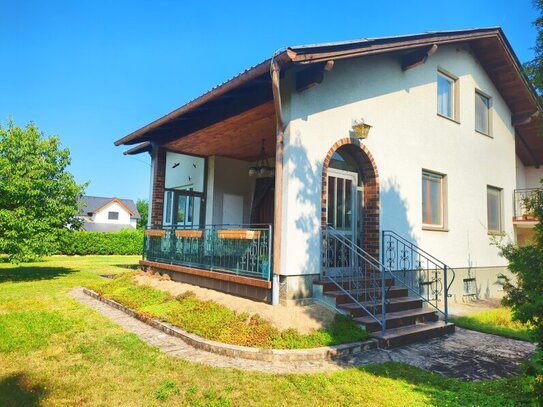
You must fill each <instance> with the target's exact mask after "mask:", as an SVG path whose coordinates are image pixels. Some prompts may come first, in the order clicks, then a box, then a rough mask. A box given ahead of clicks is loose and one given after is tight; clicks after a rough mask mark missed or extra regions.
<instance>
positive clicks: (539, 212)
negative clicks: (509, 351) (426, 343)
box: [501, 188, 543, 405]
mask: <svg viewBox="0 0 543 407" xmlns="http://www.w3.org/2000/svg"><path fill="white" fill-rule="evenodd" d="M523 204H524V206H525V208H526V211H527V212H529V213H532V214H534V215H535V216H537V218H538V219H539V221H538V223H537V224H536V225H535V237H534V240H533V241H532V242H529V243H528V244H526V245H524V246H518V245H514V244H509V245H507V246H504V247H502V248H501V251H502V254H503V255H504V257H505V258H506V259H507V260H508V261H509V270H510V271H511V273H512V274H513V275H514V276H515V277H516V282H514V283H513V282H512V281H511V280H510V279H508V278H506V277H505V276H501V277H502V278H503V279H504V281H505V283H503V288H504V291H505V296H504V298H503V299H502V304H503V305H506V306H509V307H511V309H512V313H513V319H514V320H517V321H521V322H523V323H527V324H529V325H530V326H531V327H532V329H531V331H532V335H533V337H534V339H535V341H536V343H537V346H538V352H537V353H536V355H535V357H534V358H533V360H532V365H531V367H530V373H532V374H533V375H534V376H535V377H536V379H535V388H536V393H537V397H538V401H539V403H540V405H543V223H541V220H543V188H540V189H538V190H536V191H535V192H534V193H533V194H531V195H530V196H529V197H528V198H527V199H525V200H524V202H523Z"/></svg>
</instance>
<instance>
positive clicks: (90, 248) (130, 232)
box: [58, 229, 143, 256]
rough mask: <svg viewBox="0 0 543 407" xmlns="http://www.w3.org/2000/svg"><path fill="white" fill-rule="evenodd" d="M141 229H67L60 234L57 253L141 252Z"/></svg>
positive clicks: (82, 254)
mask: <svg viewBox="0 0 543 407" xmlns="http://www.w3.org/2000/svg"><path fill="white" fill-rule="evenodd" d="M142 251H143V230H141V229H124V230H121V231H120V232H107V233H106V232H86V231H77V232H76V231H67V232H66V234H64V236H62V238H61V241H60V244H59V251H58V254H66V255H81V256H84V255H90V254H102V255H111V254H117V255H122V254H141V253H142Z"/></svg>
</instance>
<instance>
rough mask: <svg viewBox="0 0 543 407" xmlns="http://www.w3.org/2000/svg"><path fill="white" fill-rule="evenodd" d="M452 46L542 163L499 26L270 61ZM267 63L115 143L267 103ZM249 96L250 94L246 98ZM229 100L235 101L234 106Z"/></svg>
mask: <svg viewBox="0 0 543 407" xmlns="http://www.w3.org/2000/svg"><path fill="white" fill-rule="evenodd" d="M454 43H469V45H470V47H471V49H472V50H473V52H474V54H475V56H476V57H477V58H478V60H479V61H480V62H481V64H482V66H483V67H484V68H485V70H486V71H487V73H488V75H489V77H490V78H491V79H492V80H493V82H494V84H495V86H496V88H497V89H498V90H499V92H500V93H501V95H502V97H503V98H504V100H505V102H506V103H507V105H508V106H509V109H510V110H511V112H512V113H513V124H514V125H515V128H516V131H517V137H516V138H517V154H518V155H519V157H520V158H521V159H522V161H523V162H524V164H526V165H539V164H540V163H542V162H543V139H542V138H541V137H539V129H540V127H541V126H540V124H539V120H534V119H535V117H536V116H537V115H539V114H540V112H541V107H540V106H539V105H538V102H537V96H536V94H535V92H534V90H533V88H532V86H531V85H530V83H529V82H528V81H527V79H526V77H525V75H524V74H523V71H522V67H521V64H520V62H519V61H518V59H517V57H516V55H515V53H514V51H513V49H512V47H511V45H510V44H509V42H508V41H507V38H506V37H505V35H504V33H503V31H502V30H501V28H499V27H490V28H477V29H470V30H457V31H441V32H428V33H422V34H414V35H404V36H395V37H380V38H371V39H361V40H355V41H344V42H333V43H323V44H315V45H304V46H294V47H288V48H287V49H286V50H284V51H282V52H280V53H278V54H277V55H275V56H274V58H275V59H276V60H277V61H278V62H279V63H280V64H281V65H283V66H284V67H286V66H293V65H306V64H314V63H319V62H325V61H330V60H339V59H346V58H355V57H363V56H367V55H376V54H382V53H387V52H401V53H405V54H407V53H410V52H412V51H414V50H417V49H421V48H423V47H428V46H434V45H436V46H440V45H446V44H454ZM271 62H272V59H271V58H270V59H267V60H265V61H264V62H261V63H260V64H258V65H255V66H253V67H251V68H249V69H247V70H245V71H244V72H242V73H241V74H239V75H237V76H235V77H233V78H232V79H230V80H228V81H226V82H224V83H222V84H220V85H218V86H216V87H214V88H213V89H211V90H210V91H208V92H206V93H204V94H203V95H202V96H200V97H198V98H196V99H194V100H192V101H190V102H188V103H186V104H185V105H183V106H181V107H180V108H178V109H176V110H174V111H172V112H171V113H169V114H167V115H165V116H163V117H161V118H159V119H157V120H155V121H154V122H152V123H150V124H148V125H146V126H144V127H142V128H141V129H139V130H137V131H135V132H133V133H131V134H129V135H127V136H125V137H123V138H121V139H119V140H117V141H116V142H115V145H122V144H137V143H142V142H151V143H157V144H162V143H163V141H164V140H170V141H171V140H172V138H176V137H177V138H179V137H183V136H185V135H187V134H190V133H192V132H194V131H196V130H199V129H201V128H204V127H207V126H209V125H211V124H214V123H217V122H219V121H222V120H224V119H225V118H226V117H228V115H229V114H230V116H232V115H234V114H239V113H240V112H241V111H243V109H244V108H245V110H246V108H250V107H251V106H253V107H254V106H256V105H258V104H261V103H265V102H267V101H269V100H271V99H272V97H273V96H272V92H271V81H270V78H269V68H270V64H271ZM248 94H249V95H251V97H250V98H249V97H248V96H247V95H248ZM233 100H236V101H237V103H233V102H232V101H233ZM236 105H239V108H238V110H236V109H235V108H236ZM225 107H226V108H225ZM215 112H218V113H215ZM148 149H149V145H145V146H138V147H136V148H133V149H131V150H129V152H128V153H129V154H131V153H132V154H133V153H138V152H142V151H148Z"/></svg>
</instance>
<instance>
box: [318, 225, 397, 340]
mask: <svg viewBox="0 0 543 407" xmlns="http://www.w3.org/2000/svg"><path fill="white" fill-rule="evenodd" d="M325 243H326V248H325V250H324V251H323V254H324V270H323V271H325V274H324V278H325V279H327V280H329V281H331V282H332V283H334V285H335V286H336V287H337V288H338V289H339V290H340V291H341V292H343V293H344V294H345V295H347V296H348V297H349V298H350V299H351V300H352V301H353V302H354V303H355V304H357V305H358V306H359V307H361V308H362V309H363V310H364V311H365V312H366V314H367V315H368V316H370V317H371V318H372V319H373V320H375V321H376V322H377V323H378V324H379V326H380V327H381V330H382V332H383V334H384V332H385V330H386V294H385V292H386V290H387V287H386V279H385V278H384V277H383V276H384V267H383V266H382V264H381V263H380V262H379V260H377V259H375V258H374V257H372V256H371V255H370V254H369V253H367V252H365V251H364V250H363V249H362V248H360V247H359V246H357V245H356V244H355V243H354V242H353V241H352V240H351V239H349V238H348V237H347V236H345V235H344V234H341V233H340V232H338V231H337V230H335V229H334V228H332V227H331V226H328V227H327V228H326V231H325Z"/></svg>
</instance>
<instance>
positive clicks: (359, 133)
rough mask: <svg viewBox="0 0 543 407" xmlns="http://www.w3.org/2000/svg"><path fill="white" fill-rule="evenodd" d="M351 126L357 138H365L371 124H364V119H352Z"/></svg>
mask: <svg viewBox="0 0 543 407" xmlns="http://www.w3.org/2000/svg"><path fill="white" fill-rule="evenodd" d="M352 127H353V131H354V135H355V137H356V138H358V139H365V138H367V137H368V135H369V134H370V129H371V126H370V125H369V124H366V123H365V121H364V119H360V120H353V123H352Z"/></svg>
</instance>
